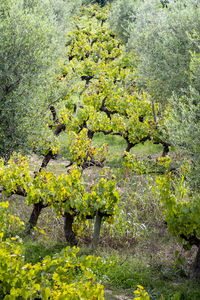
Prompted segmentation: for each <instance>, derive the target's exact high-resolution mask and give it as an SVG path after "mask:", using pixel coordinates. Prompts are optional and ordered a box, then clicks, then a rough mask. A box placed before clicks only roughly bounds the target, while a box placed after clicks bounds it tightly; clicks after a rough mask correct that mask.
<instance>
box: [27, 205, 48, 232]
mask: <svg viewBox="0 0 200 300" xmlns="http://www.w3.org/2000/svg"><path fill="white" fill-rule="evenodd" d="M44 207H45V206H44V205H43V203H42V201H40V202H38V203H35V204H34V207H33V210H32V213H31V216H30V219H29V222H28V229H27V233H28V234H30V233H31V230H32V229H33V228H34V227H35V226H36V225H37V221H38V218H39V215H40V213H41V211H42V209H43V208H44Z"/></svg>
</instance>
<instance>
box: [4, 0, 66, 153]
mask: <svg viewBox="0 0 200 300" xmlns="http://www.w3.org/2000/svg"><path fill="white" fill-rule="evenodd" d="M68 17H69V15H68ZM57 18H58V16H57V15H56V14H55V11H54V8H53V5H51V3H50V0H37V1H36V0H35V1H31V0H24V1H23V0H18V1H15V0H9V1H8V0H3V1H1V2H0V155H4V156H5V155H8V156H9V154H10V153H11V152H12V151H13V150H20V149H24V148H27V147H29V146H30V145H28V137H30V136H33V135H36V133H38V132H39V131H40V127H41V126H43V122H44V119H45V117H46V115H47V111H48V106H49V104H50V103H51V102H53V101H55V100H56V98H57V97H59V95H58V94H59V92H58V91H57V90H56V88H55V87H56V75H55V74H56V72H57V66H58V60H59V59H60V58H61V55H62V54H63V52H64V51H63V49H64V43H65V41H64V36H63V32H60V31H59V29H60V27H61V25H60V23H59V22H58V21H57ZM68 23H69V22H68ZM67 25H68V24H66V27H67Z"/></svg>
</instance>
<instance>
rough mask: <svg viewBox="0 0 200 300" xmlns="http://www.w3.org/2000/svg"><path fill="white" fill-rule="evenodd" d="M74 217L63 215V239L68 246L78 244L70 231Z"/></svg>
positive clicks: (68, 214) (74, 235)
mask: <svg viewBox="0 0 200 300" xmlns="http://www.w3.org/2000/svg"><path fill="white" fill-rule="evenodd" d="M74 217H75V215H73V214H72V215H71V214H70V213H67V212H65V214H64V233H65V239H66V241H67V242H68V243H70V245H72V246H75V245H77V243H78V240H77V237H76V234H75V233H74V231H73V229H72V225H73V222H74Z"/></svg>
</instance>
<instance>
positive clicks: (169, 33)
mask: <svg viewBox="0 0 200 300" xmlns="http://www.w3.org/2000/svg"><path fill="white" fill-rule="evenodd" d="M167 6H168V7H167V8H163V5H161V3H160V1H159V0H152V1H148V0H145V1H144V4H143V5H140V7H139V9H138V11H137V14H136V21H135V22H134V23H130V26H129V31H130V38H129V41H128V48H129V49H131V50H133V51H134V54H135V56H136V57H137V59H138V64H137V70H136V71H137V75H138V77H139V79H138V83H139V85H140V86H141V87H145V88H146V89H147V90H148V92H149V93H150V94H151V95H152V97H153V98H154V100H155V101H159V102H161V103H162V104H164V103H166V101H167V99H168V98H169V97H171V96H172V94H173V93H176V94H177V95H181V94H183V93H184V91H185V89H187V88H188V86H189V75H188V71H189V64H190V51H191V50H192V51H193V50H195V49H196V45H195V44H194V43H193V42H192V41H191V39H190V38H189V34H190V33H192V32H193V31H194V30H195V31H196V32H197V33H198V32H200V4H199V1H197V0H187V1H186V0H177V1H170V3H168V5H167Z"/></svg>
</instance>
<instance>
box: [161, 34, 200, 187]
mask: <svg viewBox="0 0 200 300" xmlns="http://www.w3.org/2000/svg"><path fill="white" fill-rule="evenodd" d="M195 35H196V34H195ZM196 43H197V44H199V46H200V35H199V36H198V39H196ZM191 55H192V58H191V63H190V73H189V74H190V85H191V86H190V88H189V89H188V91H187V93H186V95H184V96H182V97H181V98H176V97H174V98H173V99H172V100H171V105H172V109H171V113H170V119H169V120H167V121H166V125H167V128H168V130H169V135H170V139H171V143H172V144H173V145H175V146H176V147H178V149H180V150H182V151H183V153H184V154H186V155H187V156H188V157H189V158H190V161H191V162H192V168H191V174H190V177H189V179H190V184H191V186H192V188H195V190H198V191H199V189H200V77H199V71H200V54H199V53H192V54H191Z"/></svg>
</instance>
